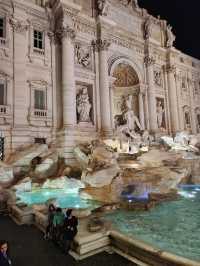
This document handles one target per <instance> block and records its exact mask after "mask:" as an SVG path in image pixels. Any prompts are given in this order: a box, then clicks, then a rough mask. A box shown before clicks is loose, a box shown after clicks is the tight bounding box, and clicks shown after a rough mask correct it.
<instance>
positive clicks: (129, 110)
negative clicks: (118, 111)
mask: <svg viewBox="0 0 200 266" xmlns="http://www.w3.org/2000/svg"><path fill="white" fill-rule="evenodd" d="M132 104H133V96H132V95H128V97H127V98H126V99H125V106H124V110H123V117H124V120H125V121H126V126H127V127H128V129H129V130H130V131H131V132H135V125H136V126H137V127H138V128H139V129H140V130H142V127H141V125H140V122H139V120H138V118H137V116H136V115H135V113H134V111H133V105H132Z"/></svg>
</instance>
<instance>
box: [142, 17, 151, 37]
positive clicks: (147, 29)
mask: <svg viewBox="0 0 200 266" xmlns="http://www.w3.org/2000/svg"><path fill="white" fill-rule="evenodd" d="M143 29H144V39H145V40H148V39H149V38H150V35H151V16H148V17H147V18H146V20H145V22H144V26H143Z"/></svg>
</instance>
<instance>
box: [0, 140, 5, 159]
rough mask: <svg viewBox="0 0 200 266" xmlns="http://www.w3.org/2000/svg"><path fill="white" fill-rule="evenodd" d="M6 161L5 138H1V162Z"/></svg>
mask: <svg viewBox="0 0 200 266" xmlns="http://www.w3.org/2000/svg"><path fill="white" fill-rule="evenodd" d="M3 159H4V138H2V137H0V160H1V161H3Z"/></svg>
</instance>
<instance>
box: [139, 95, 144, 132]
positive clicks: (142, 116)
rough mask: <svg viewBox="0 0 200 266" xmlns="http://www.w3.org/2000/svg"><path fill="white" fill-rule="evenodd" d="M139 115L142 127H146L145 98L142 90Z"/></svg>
mask: <svg viewBox="0 0 200 266" xmlns="http://www.w3.org/2000/svg"><path fill="white" fill-rule="evenodd" d="M139 117H140V124H141V126H142V129H144V128H145V125H144V100H143V93H142V91H140V93H139Z"/></svg>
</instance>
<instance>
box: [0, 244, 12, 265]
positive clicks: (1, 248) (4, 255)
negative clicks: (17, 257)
mask: <svg viewBox="0 0 200 266" xmlns="http://www.w3.org/2000/svg"><path fill="white" fill-rule="evenodd" d="M11 265H12V263H11V259H10V257H9V256H8V242H7V241H5V240H1V241H0V266H11Z"/></svg>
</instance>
